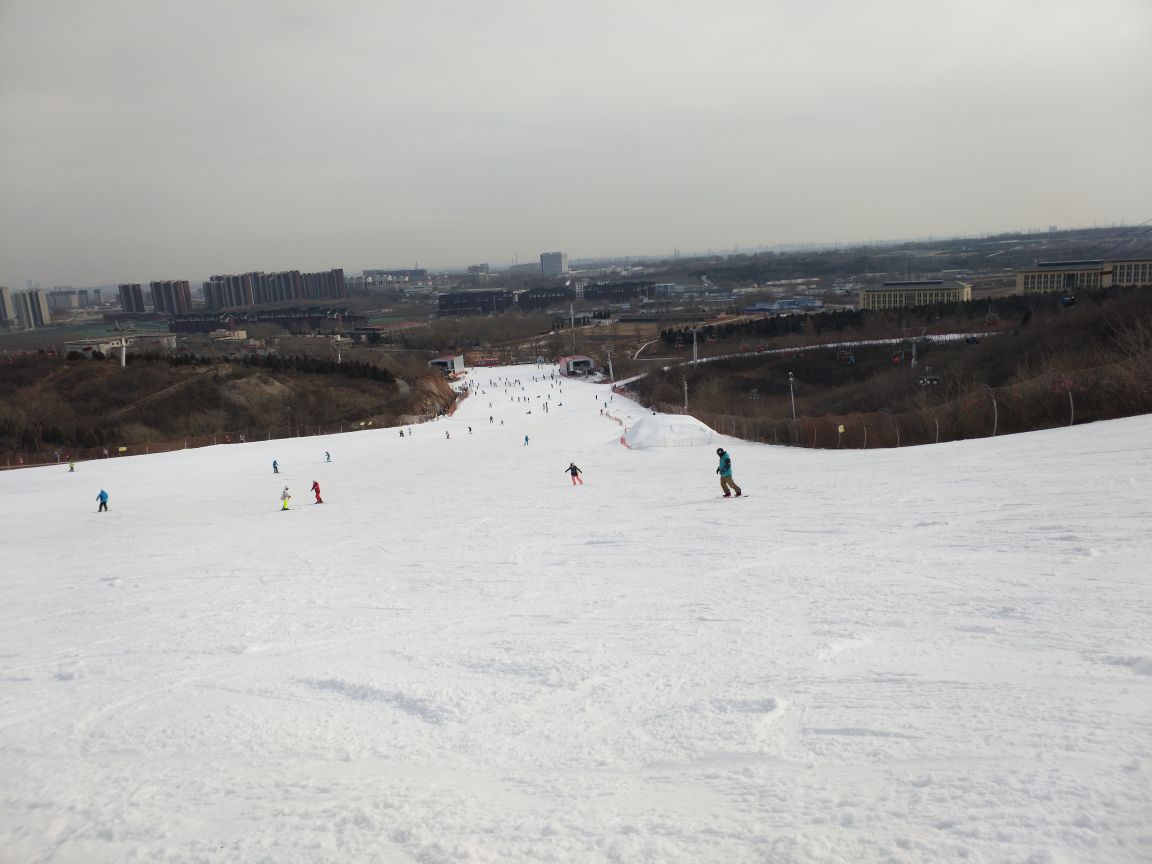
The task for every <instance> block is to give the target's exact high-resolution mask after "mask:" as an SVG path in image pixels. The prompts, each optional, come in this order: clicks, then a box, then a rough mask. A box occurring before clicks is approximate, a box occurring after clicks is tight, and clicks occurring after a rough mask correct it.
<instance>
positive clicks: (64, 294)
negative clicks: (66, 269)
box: [48, 288, 80, 311]
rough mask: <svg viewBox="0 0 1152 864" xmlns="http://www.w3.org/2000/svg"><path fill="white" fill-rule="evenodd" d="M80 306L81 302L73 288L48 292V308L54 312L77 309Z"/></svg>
mask: <svg viewBox="0 0 1152 864" xmlns="http://www.w3.org/2000/svg"><path fill="white" fill-rule="evenodd" d="M79 305H80V301H79V299H78V298H77V296H76V292H75V290H73V289H72V288H55V289H53V290H51V291H49V292H48V308H49V309H51V310H53V311H56V310H60V311H63V310H65V309H76V308H78V307H79Z"/></svg>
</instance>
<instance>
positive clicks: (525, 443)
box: [524, 411, 532, 447]
mask: <svg viewBox="0 0 1152 864" xmlns="http://www.w3.org/2000/svg"><path fill="white" fill-rule="evenodd" d="M528 413H529V414H531V413H532V412H531V411H529V412H528ZM524 446H525V447H527V446H528V436H527V435H525V436H524Z"/></svg>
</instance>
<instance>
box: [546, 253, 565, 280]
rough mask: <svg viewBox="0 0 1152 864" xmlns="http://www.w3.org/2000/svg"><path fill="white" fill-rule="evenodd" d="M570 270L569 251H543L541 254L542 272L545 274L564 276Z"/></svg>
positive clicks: (547, 275)
mask: <svg viewBox="0 0 1152 864" xmlns="http://www.w3.org/2000/svg"><path fill="white" fill-rule="evenodd" d="M567 272H568V253H567V252H543V253H541V255H540V273H541V274H542V275H543V276H545V277H549V276H563V275H565V274H566V273H567Z"/></svg>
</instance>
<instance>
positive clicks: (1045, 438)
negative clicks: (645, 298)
mask: <svg viewBox="0 0 1152 864" xmlns="http://www.w3.org/2000/svg"><path fill="white" fill-rule="evenodd" d="M551 369H552V367H535V366H524V367H511V368H502V369H477V370H472V371H471V372H470V373H469V376H468V377H469V379H471V381H472V382H473V383H474V384H477V385H479V388H480V389H481V390H483V391H484V392H478V393H476V394H474V395H471V396H469V397H468V398H466V399H465V400H464V401H463V402H462V404H461V405H460V407H459V409H458V410H457V412H456V414H455V415H454V416H453V417H451V418H445V419H441V420H439V421H436V422H433V423H428V424H424V425H420V426H416V427H413V434H412V435H411V436H409V435H407V434H406V435H405V437H403V438H401V437H400V436H399V433H398V430H396V429H389V430H377V431H368V432H357V433H352V434H347V435H339V436H331V437H325V438H299V439H288V440H278V441H267V442H250V443H247V444H243V445H241V444H232V445H227V446H218V447H211V448H204V449H199V450H186V451H182V452H176V453H168V454H162V455H155V456H139V457H128V458H114V459H110V460H102V461H98V462H87V463H80V464H79V465H78V466H77V469H76V473H74V474H69V473H68V472H67V468H66V467H65V466H51V467H43V468H35V469H25V470H20V471H9V472H4V473H3V474H0V526H2V530H3V538H4V539H3V553H2V556H3V557H2V560H3V568H2V571H0V597H2V600H3V602H2V603H0V861H2V862H4V864H25V862H52V864H61V862H77V864H79V862H84V864H93V862H137V861H139V862H143V861H149V862H151V861H163V862H276V864H284V862H422V864H438V862H471V864H476V862H484V864H488V862H491V864H497V862H499V864H528V862H533V864H535V862H548V861H552V862H565V864H568V862H573V864H580V862H652V864H656V862H660V864H665V862H684V864H688V862H692V864H699V862H725V864H731V862H773V864H775V862H797V864H799V862H852V864H859V862H904V864H912V862H950V861H956V862H960V861H963V862H1021V864H1023V862H1029V864H1042V862H1051V864H1068V862H1094V864H1095V862H1148V861H1152V780H1150V775H1152V753H1150V751H1152V599H1150V593H1152V592H1150V590H1149V586H1150V577H1149V571H1150V569H1152V568H1150V561H1152V539H1150V537H1149V526H1152V417H1138V418H1132V419H1127V420H1120V421H1113V422H1108V423H1098V424H1093V425H1087V426H1080V427H1075V428H1071V429H1061V430H1052V431H1047V432H1040V433H1035V434H1030V435H1019V436H1008V437H1001V438H996V439H990V440H979V441H966V442H957V443H952V444H943V445H939V446H935V447H920V448H904V449H899V450H868V451H857V450H851V451H839V452H837V451H809V450H799V449H788V448H780V447H770V446H760V445H753V444H749V443H747V442H743V441H739V440H736V439H731V438H727V437H723V436H717V437H716V439H715V440H714V441H712V442H710V443H708V444H706V445H700V446H682V447H676V446H672V447H648V448H645V449H639V450H630V449H628V448H626V447H624V446H622V445H621V443H620V435H621V432H622V428H621V426H620V425H618V424H617V423H616V422H615V421H614V420H612V419H610V418H609V417H607V416H602V415H601V413H600V411H601V409H602V408H603V407H604V404H605V402H607V403H608V406H609V413H611V414H614V415H617V416H618V417H620V419H621V420H623V421H625V422H626V423H627V424H628V425H629V426H631V424H633V423H635V422H637V421H638V420H639V419H640V418H641V417H650V416H651V415H650V414H649V412H646V411H645V410H644V409H643V408H641V407H639V406H637V405H635V404H633V403H631V402H628V401H627V400H625V399H623V398H622V397H620V396H615V397H614V398H611V394H610V391H609V390H608V389H607V387H605V386H604V385H597V384H591V383H585V382H568V381H565V382H564V384H563V387H562V392H561V389H560V388H559V387H557V386H555V385H554V384H552V383H551V382H550V381H549V380H548V379H547V377H546V376H547V375H548V374H549V372H550V371H551ZM533 376H537V377H540V376H545V378H544V380H542V381H533V380H532V379H533ZM499 378H518V379H520V380H521V381H522V382H523V385H522V386H523V389H519V388H520V385H516V387H505V386H491V385H490V384H488V383H487V382H490V381H493V380H495V379H499ZM517 398H520V399H523V400H526V401H516V400H517ZM545 401H547V402H548V404H549V410H548V411H547V412H544V411H543V410H542V407H541V406H542V405H543V403H544V402H545ZM489 404H491V407H489ZM529 409H531V411H532V413H531V414H528V413H527V411H528V410H529ZM489 416H491V417H492V418H493V419H492V422H489ZM648 422H649V423H651V422H652V421H651V420H649V421H648ZM469 426H471V427H472V432H471V433H469V432H468V427H469ZM406 428H407V427H406ZM446 433H448V434H446ZM449 435H450V437H448V436H449ZM525 435H528V436H529V443H528V444H527V445H525V444H524V436H525ZM716 446H723V447H725V448H726V449H728V450H729V451H730V452H731V454H732V457H733V464H734V468H735V477H736V480H737V482H738V483H739V484H740V485H741V486H742V487H743V488H744V490H745V491H746V492H748V493H749V497H748V498H747V500H740V499H732V500H724V499H721V498H720V497H719V495H720V489H719V483H718V478H717V476H716V475H715V473H714V471H715V467H716V463H717V459H716V456H715V452H714V451H715V448H716ZM326 450H327V451H330V452H331V454H332V462H331V463H325V461H324V451H326ZM273 459H276V460H278V461H279V464H280V470H281V474H280V475H279V476H275V475H273V474H272V469H271V464H272V460H273ZM570 461H575V462H576V464H577V465H579V466H580V468H581V469H583V471H584V480H585V484H584V485H583V486H581V487H573V486H571V485H570V480H569V477H568V475H567V473H566V472H565V469H566V467H567V465H568V463H569V462H570ZM313 480H317V481H319V482H320V484H321V487H322V490H323V496H324V501H325V503H324V504H323V505H317V504H312V503H310V502H311V501H312V496H311V495H309V493H308V487H309V486H310V485H311V483H312V481H313ZM284 485H288V486H289V487H290V491H291V493H292V494H293V496H294V497H293V498H292V505H291V506H292V509H291V510H290V511H289V512H287V513H283V512H279V500H278V498H279V494H280V491H281V489H282V487H283V486H284ZM101 488H104V489H106V490H107V491H108V492H109V494H110V501H109V506H110V512H108V513H101V514H98V513H97V512H96V495H97V493H98V492H99V491H100V489H101Z"/></svg>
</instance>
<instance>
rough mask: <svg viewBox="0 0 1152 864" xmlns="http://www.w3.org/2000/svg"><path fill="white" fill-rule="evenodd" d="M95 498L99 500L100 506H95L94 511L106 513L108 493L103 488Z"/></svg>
mask: <svg viewBox="0 0 1152 864" xmlns="http://www.w3.org/2000/svg"><path fill="white" fill-rule="evenodd" d="M96 500H97V501H99V502H100V506H99V507H97V508H96V512H97V513H100V512H104V513H107V512H108V493H107V492H105V491H104V490H103V489H101V490H100V494H99V495H97V496H96Z"/></svg>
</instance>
